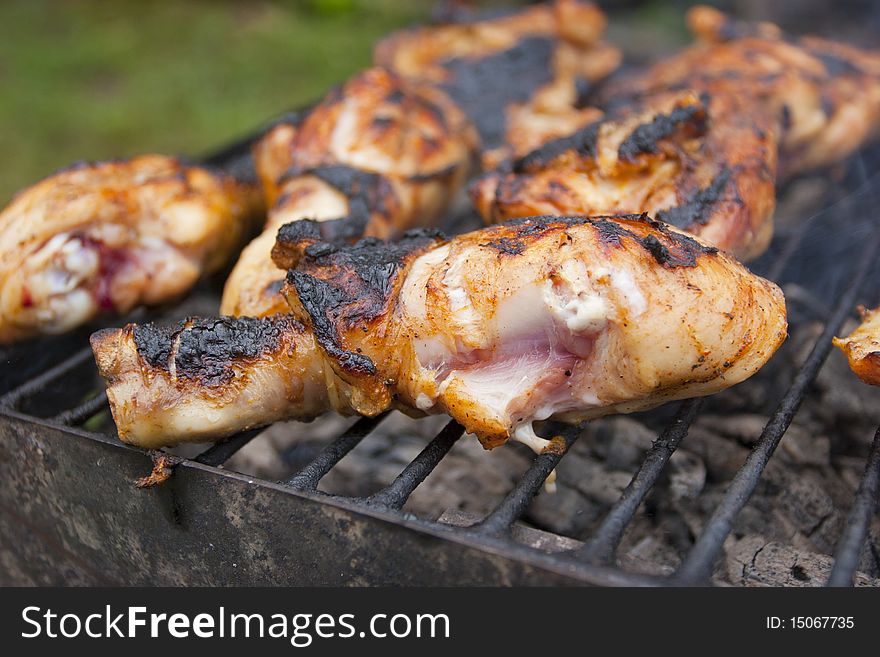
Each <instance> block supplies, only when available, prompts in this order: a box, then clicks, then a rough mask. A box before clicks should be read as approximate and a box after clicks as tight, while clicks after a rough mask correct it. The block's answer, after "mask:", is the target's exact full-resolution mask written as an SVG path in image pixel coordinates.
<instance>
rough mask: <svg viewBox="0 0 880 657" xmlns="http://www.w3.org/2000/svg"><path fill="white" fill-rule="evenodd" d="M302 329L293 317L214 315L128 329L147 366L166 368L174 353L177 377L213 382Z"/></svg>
mask: <svg viewBox="0 0 880 657" xmlns="http://www.w3.org/2000/svg"><path fill="white" fill-rule="evenodd" d="M302 330H303V327H302V325H301V324H300V323H299V322H297V321H296V320H294V319H293V318H292V317H285V316H276V317H267V318H259V319H257V318H252V317H217V318H210V319H190V320H185V321H183V322H178V323H177V324H173V325H171V326H157V325H155V324H152V323H150V324H144V325H138V326H135V328H134V332H133V333H134V341H135V346H136V347H137V350H138V354H139V355H140V356H141V358H143V359H144V360H145V361H146V362H147V363H149V364H150V365H151V366H152V367H156V368H160V369H163V370H165V371H169V370H170V360H171V357H172V353H173V358H174V366H175V372H176V374H177V376H178V377H183V378H187V379H194V380H198V381H199V382H201V383H202V384H204V385H207V386H218V385H224V384H227V383H229V382H230V381H231V380H232V379H234V378H235V369H234V367H235V365H236V364H241V362H242V361H249V360H254V359H256V358H259V357H260V356H263V355H265V354H270V353H272V352H274V351H276V350H277V349H278V348H279V347H280V345H281V344H282V341H283V339H284V337H285V335H289V333H290V332H291V331H295V332H301V331H302ZM175 347H176V348H175Z"/></svg>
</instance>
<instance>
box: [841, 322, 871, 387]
mask: <svg viewBox="0 0 880 657" xmlns="http://www.w3.org/2000/svg"><path fill="white" fill-rule="evenodd" d="M859 312H860V313H861V315H862V323H861V325H860V326H859V327H858V328H857V329H856V330H855V331H853V332H852V333H850V334H849V336H848V337H846V338H834V346H835V347H837V348H838V349H840V350H841V351H842V352H843V353H845V354H846V357H847V359H848V360H849V366H850V369H852V371H853V372H855V373H856V374H857V375H858V377H859V378H860V379H861V380H862V381H864V382H865V383H870V384H871V385H873V386H880V308H875V309H874V310H867V309H865V307H864V306H859Z"/></svg>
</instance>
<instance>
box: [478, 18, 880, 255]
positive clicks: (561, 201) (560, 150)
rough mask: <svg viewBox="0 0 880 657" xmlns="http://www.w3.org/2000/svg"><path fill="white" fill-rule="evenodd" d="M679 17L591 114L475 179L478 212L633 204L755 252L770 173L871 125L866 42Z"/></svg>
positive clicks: (763, 229) (842, 149)
mask: <svg viewBox="0 0 880 657" xmlns="http://www.w3.org/2000/svg"><path fill="white" fill-rule="evenodd" d="M689 23H690V25H691V27H692V29H693V30H694V31H695V32H696V33H697V35H698V36H699V37H700V38H699V40H698V43H697V44H695V45H694V46H692V47H690V48H688V49H686V50H684V51H683V52H681V53H680V54H678V55H674V56H672V57H669V58H667V59H665V60H662V61H660V62H659V63H657V64H655V65H653V66H651V67H648V68H647V69H646V70H645V71H643V72H641V73H637V74H635V75H629V76H625V77H624V76H621V79H619V80H616V81H614V82H611V83H609V84H608V85H607V86H606V88H605V90H604V92H603V95H602V98H603V101H604V102H603V103H602V105H603V106H604V107H605V108H606V109H607V115H606V116H605V117H603V118H602V119H601V120H599V121H597V122H596V123H593V124H591V125H589V126H587V127H585V128H583V129H582V130H580V131H579V132H576V133H575V134H573V135H570V136H568V137H566V138H562V139H559V140H556V141H551V142H549V143H547V144H545V145H544V146H543V147H541V148H539V149H537V150H535V151H534V152H532V153H530V154H528V155H526V156H525V157H522V158H520V159H518V160H517V161H515V162H514V163H513V165H512V167H510V170H508V171H505V170H503V169H502V170H499V171H497V172H493V173H490V174H488V175H487V176H486V177H485V178H484V179H482V180H480V181H479V182H478V183H477V184H476V185H475V186H474V187H473V196H474V201H475V204H476V205H477V207H478V208H479V209H480V212H481V214H482V215H483V216H484V217H485V218H486V219H487V220H488V221H503V220H506V219H509V218H512V217H521V216H529V215H532V214H535V213H546V212H549V213H558V214H564V213H604V212H641V211H647V212H650V213H652V214H654V215H655V216H657V217H658V218H660V219H662V220H663V221H666V222H669V223H672V224H674V225H676V226H677V227H679V228H681V229H684V230H687V231H688V232H691V233H693V234H696V235H699V236H700V237H702V238H703V239H705V240H707V241H709V242H710V243H712V244H714V245H715V246H718V247H719V248H721V249H724V250H727V251H730V252H732V253H734V254H735V255H737V256H738V257H740V258H742V259H750V258H753V257H756V256H757V255H759V254H760V253H761V252H762V251H763V250H764V249H765V248H766V246H767V244H768V243H769V239H770V237H771V233H772V212H773V207H774V185H775V183H776V182H777V180H778V179H781V178H786V177H788V176H791V175H793V174H795V173H799V172H801V171H804V170H806V169H812V168H816V167H819V166H823V165H827V164H831V163H833V162H836V161H839V160H840V159H841V158H843V157H845V156H846V155H848V154H849V153H850V152H852V151H853V150H854V149H855V148H857V147H858V146H859V144H861V143H863V142H864V141H865V140H866V139H868V138H870V137H872V136H874V135H875V134H876V132H877V130H878V127H877V126H878V125H880V55H878V53H873V52H867V51H862V50H858V49H856V48H851V47H848V46H843V45H840V44H836V43H833V42H830V41H823V40H821V39H815V38H810V37H805V38H801V39H794V38H790V37H787V36H785V35H783V34H782V33H781V32H780V31H779V29H778V28H776V27H775V26H773V25H770V24H759V25H755V26H752V25H748V24H740V23H736V22H734V21H731V20H730V19H728V18H727V17H726V16H724V15H723V14H720V13H719V12H717V11H715V10H714V9H709V8H706V7H697V8H695V9H693V10H691V12H690V13H689ZM700 105H702V110H700V109H699V107H700Z"/></svg>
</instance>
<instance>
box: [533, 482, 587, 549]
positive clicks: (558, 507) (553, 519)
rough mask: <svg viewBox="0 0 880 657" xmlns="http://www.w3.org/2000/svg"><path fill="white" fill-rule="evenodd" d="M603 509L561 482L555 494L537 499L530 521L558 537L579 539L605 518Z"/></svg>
mask: <svg viewBox="0 0 880 657" xmlns="http://www.w3.org/2000/svg"><path fill="white" fill-rule="evenodd" d="M603 508H604V507H603V506H600V505H597V504H596V503H595V502H593V501H591V500H590V499H588V498H587V497H586V496H585V495H584V494H583V493H581V492H580V491H579V490H578V489H577V488H575V487H574V486H572V485H570V484H569V483H568V482H561V481H560V482H559V483H558V484H557V490H556V492H555V493H553V494H549V493H547V492H542V493H540V494H539V495H538V496H537V497H536V498H535V500H534V502H532V504H531V506H530V507H529V512H528V519H529V520H530V521H531V522H533V523H534V524H535V525H536V526H538V527H541V528H543V529H547V530H549V531H552V532H556V533H557V534H562V535H563V536H575V537H579V536H582V535H583V534H584V530H585V529H587V528H588V527H592V526H594V525H595V524H596V522H597V521H598V520H599V519H600V518H601V516H602V509H603Z"/></svg>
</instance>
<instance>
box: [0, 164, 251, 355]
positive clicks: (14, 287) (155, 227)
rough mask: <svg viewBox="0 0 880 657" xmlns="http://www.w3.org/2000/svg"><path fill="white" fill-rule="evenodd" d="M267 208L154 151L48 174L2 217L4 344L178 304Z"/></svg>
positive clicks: (0, 322) (227, 181)
mask: <svg viewBox="0 0 880 657" xmlns="http://www.w3.org/2000/svg"><path fill="white" fill-rule="evenodd" d="M262 207H263V202H262V198H261V196H260V194H259V191H258V189H257V188H256V187H255V186H250V185H245V184H242V183H240V182H237V181H236V180H233V179H232V178H231V177H229V176H227V175H224V174H221V173H216V172H212V171H209V170H207V169H204V168H201V167H194V166H186V165H184V164H182V163H181V162H180V161H178V160H177V159H175V158H172V157H165V156H161V155H144V156H141V157H136V158H134V159H131V160H125V161H116V162H102V163H97V164H79V165H75V166H73V167H71V168H69V169H66V170H63V171H60V172H58V173H56V174H55V175H52V176H50V177H49V178H46V179H45V180H43V181H41V182H39V183H37V184H36V185H34V186H32V187H29V188H28V189H25V190H23V191H22V192H20V193H19V194H18V195H17V196H16V197H15V198H14V199H13V200H12V202H11V203H10V204H9V205H8V206H7V207H6V209H5V210H3V212H2V213H0V343H10V342H13V341H16V340H21V339H24V338H28V337H32V336H36V335H40V334H52V333H60V332H63V331H66V330H69V329H71V328H73V327H76V326H79V325H81V324H83V323H85V322H87V321H89V320H90V319H92V318H93V317H95V316H96V315H97V314H98V313H101V312H106V311H112V312H117V313H124V312H127V311H129V310H131V309H132V308H134V307H135V306H137V305H140V304H147V305H153V304H161V303H163V302H167V301H170V300H173V299H174V298H176V297H178V296H180V295H181V294H183V293H185V292H186V291H187V290H189V288H190V287H192V285H193V284H194V283H195V282H196V280H197V279H198V278H199V277H200V276H201V275H202V274H204V273H205V272H210V271H213V270H216V269H218V268H219V267H220V266H222V265H223V264H225V262H226V261H227V260H228V258H229V257H230V256H231V254H232V253H233V251H234V250H235V249H236V248H237V247H238V246H239V245H240V243H241V240H242V238H243V237H244V235H245V234H246V232H247V231H248V230H250V228H251V226H253V225H255V221H256V220H257V218H258V217H259V216H260V214H261V212H262Z"/></svg>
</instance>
